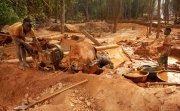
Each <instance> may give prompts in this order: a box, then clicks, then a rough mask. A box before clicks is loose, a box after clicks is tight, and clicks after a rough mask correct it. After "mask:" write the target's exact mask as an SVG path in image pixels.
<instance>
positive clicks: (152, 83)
mask: <svg viewBox="0 0 180 111" xmlns="http://www.w3.org/2000/svg"><path fill="white" fill-rule="evenodd" d="M138 85H139V86H141V87H149V86H152V85H176V86H180V84H179V83H168V82H146V83H138Z"/></svg>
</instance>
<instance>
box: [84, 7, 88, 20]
mask: <svg viewBox="0 0 180 111" xmlns="http://www.w3.org/2000/svg"><path fill="white" fill-rule="evenodd" d="M85 15H86V21H89V8H88V6H86V7H85Z"/></svg>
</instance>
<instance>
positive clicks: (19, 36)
mask: <svg viewBox="0 0 180 111" xmlns="http://www.w3.org/2000/svg"><path fill="white" fill-rule="evenodd" d="M8 31H9V34H10V35H11V37H12V38H13V40H14V41H15V44H16V47H17V57H18V59H19V68H20V69H22V70H24V67H25V66H27V67H31V65H30V64H28V63H27V62H26V52H27V53H28V54H29V55H30V56H33V49H32V47H31V46H30V45H29V44H27V43H25V37H32V38H33V41H34V42H36V44H37V45H39V44H38V42H37V39H36V37H35V34H34V31H33V30H32V21H31V19H30V18H25V19H24V20H23V23H21V22H18V23H15V24H13V25H11V26H10V27H9V30H8Z"/></svg>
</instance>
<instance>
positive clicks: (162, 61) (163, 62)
mask: <svg viewBox="0 0 180 111" xmlns="http://www.w3.org/2000/svg"><path fill="white" fill-rule="evenodd" d="M170 33H171V28H166V29H165V30H164V35H165V38H164V41H163V51H162V53H161V56H160V58H159V61H158V62H159V65H160V66H164V68H165V69H166V70H167V67H168V56H169V55H170V53H171V46H172V37H171V35H170Z"/></svg>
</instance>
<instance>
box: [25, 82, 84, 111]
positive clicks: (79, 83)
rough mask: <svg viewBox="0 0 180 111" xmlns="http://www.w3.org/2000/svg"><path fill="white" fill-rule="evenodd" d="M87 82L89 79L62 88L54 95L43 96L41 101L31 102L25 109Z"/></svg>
mask: <svg viewBox="0 0 180 111" xmlns="http://www.w3.org/2000/svg"><path fill="white" fill-rule="evenodd" d="M85 82H88V80H87V79H85V80H83V81H81V82H78V83H76V84H74V85H71V86H69V87H67V88H64V89H62V90H60V91H58V92H55V93H54V94H52V95H49V96H47V97H45V98H43V99H40V100H39V101H36V102H35V103H32V104H30V105H29V106H28V107H26V108H25V109H24V110H27V109H29V108H31V107H33V106H35V105H36V104H39V103H41V102H44V101H46V100H48V99H51V98H53V97H55V96H57V95H58V94H60V93H62V92H64V91H66V90H68V89H71V88H73V87H76V86H78V85H81V84H83V83H85Z"/></svg>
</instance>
